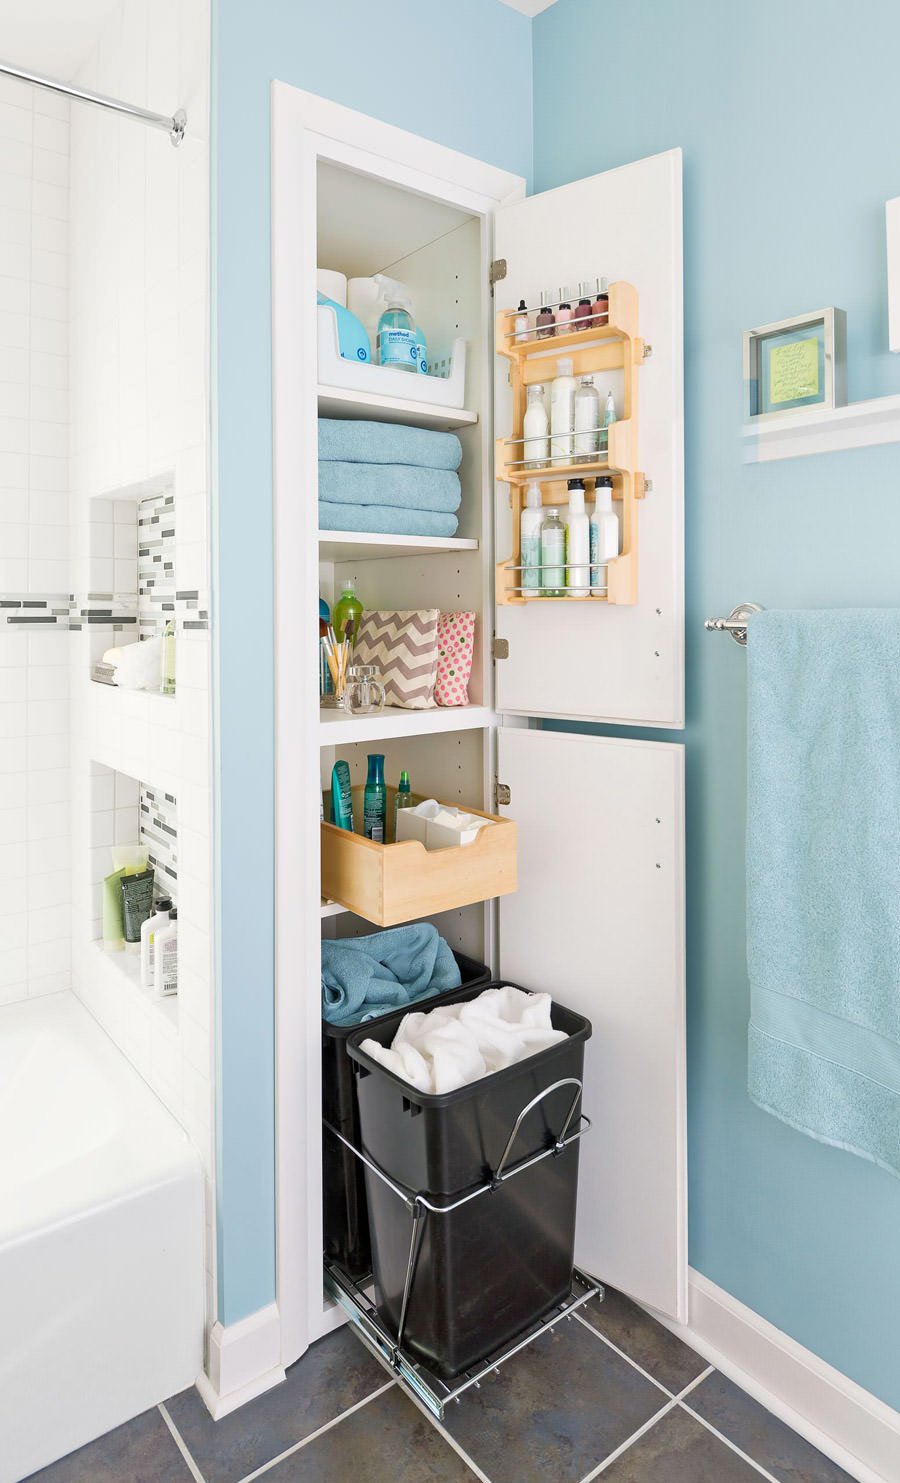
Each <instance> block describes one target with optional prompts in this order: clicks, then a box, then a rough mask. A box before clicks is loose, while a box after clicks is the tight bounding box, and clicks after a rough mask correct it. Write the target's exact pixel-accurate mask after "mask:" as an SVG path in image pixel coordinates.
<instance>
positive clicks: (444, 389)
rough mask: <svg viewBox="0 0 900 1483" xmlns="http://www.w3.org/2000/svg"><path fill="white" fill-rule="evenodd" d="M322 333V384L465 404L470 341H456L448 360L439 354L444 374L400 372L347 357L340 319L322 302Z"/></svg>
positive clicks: (440, 404)
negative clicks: (342, 349)
mask: <svg viewBox="0 0 900 1483" xmlns="http://www.w3.org/2000/svg"><path fill="white" fill-rule="evenodd" d="M316 314H317V316H318V333H319V385H320V387H328V386H337V387H343V388H344V389H346V390H348V391H369V392H374V393H377V394H379V395H381V396H387V397H398V398H400V397H402V398H403V399H404V400H406V401H410V402H424V403H425V404H426V406H429V407H453V408H459V407H463V406H465V396H466V342H465V340H460V339H457V340H454V341H453V347H452V349H451V352H450V356H449V363H448V361H447V359H441V358H440V357H436V358H435V360H434V362H433V363H434V364H435V365H436V366H438V367H439V368H440V369H441V371H442V372H443V370H444V367H445V365H446V367H447V369H446V373H445V374H440V375H432V374H429V375H427V376H423V375H421V374H419V373H416V374H415V375H411V374H410V372H409V371H397V370H395V369H394V368H393V367H392V366H376V365H372V363H371V362H370V361H353V360H344V359H343V357H342V356H341V354H340V350H339V347H338V331H337V319H336V317H335V313H334V310H333V309H329V307H328V305H327V304H320V305H319V306H318V309H317V310H316Z"/></svg>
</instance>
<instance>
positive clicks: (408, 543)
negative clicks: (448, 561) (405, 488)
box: [319, 530, 478, 561]
mask: <svg viewBox="0 0 900 1483" xmlns="http://www.w3.org/2000/svg"><path fill="white" fill-rule="evenodd" d="M477 550H478V542H477V541H471V540H467V539H465V538H464V537H463V536H385V535H375V534H374V533H371V534H370V533H369V532H367V531H352V530H320V531H319V560H320V561H386V560H387V559H388V557H391V556H427V555H430V554H431V553H432V552H441V551H477Z"/></svg>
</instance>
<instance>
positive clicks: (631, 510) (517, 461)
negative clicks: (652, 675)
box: [496, 282, 648, 604]
mask: <svg viewBox="0 0 900 1483" xmlns="http://www.w3.org/2000/svg"><path fill="white" fill-rule="evenodd" d="M515 315H516V310H514V309H505V310H501V311H500V312H499V314H498V315H497V339H496V343H497V354H498V355H502V356H503V357H504V358H505V359H506V360H508V361H509V374H510V386H511V388H512V424H513V426H512V433H511V436H510V437H508V438H500V439H498V440H497V445H496V477H497V479H498V481H499V482H500V483H504V484H507V485H508V486H509V501H510V509H511V510H512V546H513V549H512V553H511V555H510V557H509V558H508V560H506V561H501V562H498V564H497V573H496V595H497V602H498V603H500V604H507V603H515V604H519V603H526V602H593V603H597V602H610V603H618V604H633V603H636V602H637V594H638V519H637V502H638V500H641V499H643V498H644V493H645V482H646V481H645V479H644V475H643V474H642V473H641V472H640V470H638V469H637V467H636V463H637V456H638V383H637V372H638V370H639V368H640V367H641V366H642V365H643V363H644V359H645V355H646V353H647V348H648V347H646V346H645V345H644V342H643V340H642V339H641V338H640V337H639V335H638V333H637V330H638V296H637V290H636V289H635V288H634V286H633V285H632V284H630V283H624V282H621V283H612V284H610V287H609V320H608V323H606V324H602V325H594V326H591V327H590V328H589V329H581V330H576V331H574V332H571V333H568V334H554V335H552V336H551V337H549V338H541V337H540V336H539V335H538V333H537V331H536V330H529V332H528V335H527V337H519V336H517V335H516V333H515V331H514V330H513V329H512V326H513V324H514V321H515ZM562 356H565V357H568V359H570V360H571V361H572V362H573V370H574V373H575V375H576V376H585V375H590V374H591V373H592V372H594V371H604V370H621V371H622V372H623V380H624V388H625V396H624V407H623V416H622V418H621V419H620V420H619V421H617V422H614V423H613V424H612V425H611V426H610V427H609V428H608V429H603V430H602V432H603V433H604V434H605V435H606V444H607V446H606V448H605V449H604V450H603V451H602V452H598V454H597V457H596V458H592V459H589V460H579V461H573V462H571V463H566V464H562V465H559V464H558V463H556V462H555V461H554V460H553V459H550V460H549V461H548V462H549V466H547V465H545V466H544V467H542V468H527V467H526V466H525V440H524V436H523V430H524V419H525V406H526V402H527V395H528V387H529V386H535V385H538V384H541V383H545V382H547V381H550V380H552V379H553V377H552V372H553V370H554V369H555V367H554V362H555V361H556V360H557V359H559V358H560V357H562ZM598 441H599V442H600V444H601V448H602V446H603V441H604V440H603V437H601V438H600V439H599V440H598ZM604 475H608V476H609V477H610V478H611V479H612V482H613V499H615V500H617V501H621V504H622V550H621V553H620V555H619V556H617V557H616V558H615V559H614V560H613V561H610V562H609V563H608V566H607V584H606V587H605V589H603V590H602V591H600V590H597V589H595V590H594V592H593V593H591V594H589V595H587V594H581V595H575V594H573V595H572V596H567V597H564V598H556V597H549V596H547V597H544V596H542V595H540V594H537V595H534V596H530V595H529V596H526V595H525V594H523V592H522V590H521V581H520V576H519V574H520V573H521V571H522V546H521V518H522V509H523V506H524V501H525V493H524V491H525V488H526V486H527V485H528V484H531V483H536V484H538V485H539V486H540V490H541V499H542V502H543V503H544V504H545V505H564V504H566V503H567V502H568V490H567V487H566V486H567V481H568V480H569V479H579V478H580V479H584V480H585V481H586V484H587V485H588V486H589V487H590V488H592V487H593V486H594V484H595V482H596V480H597V479H598V478H600V477H602V476H604Z"/></svg>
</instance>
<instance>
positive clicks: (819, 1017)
mask: <svg viewBox="0 0 900 1483" xmlns="http://www.w3.org/2000/svg"><path fill="white" fill-rule="evenodd" d="M748 662H749V675H748V713H749V757H748V762H749V772H748V810H747V812H748V820H747V955H748V966H749V971H750V984H751V1020H750V1047H749V1049H750V1063H749V1065H750V1082H749V1085H750V1094H751V1096H752V1097H753V1099H754V1101H755V1102H757V1103H758V1104H759V1106H761V1107H763V1108H765V1109H766V1110H767V1111H769V1112H772V1113H774V1114H775V1115H776V1116H777V1117H780V1118H782V1119H783V1121H785V1122H787V1123H790V1124H791V1125H792V1126H793V1127H795V1128H799V1129H800V1130H801V1131H803V1132H806V1133H809V1134H811V1135H812V1136H813V1137H814V1138H818V1139H820V1140H821V1141H822V1142H825V1143H830V1144H833V1145H835V1146H836V1147H838V1148H844V1149H848V1150H850V1151H851V1152H853V1153H858V1154H861V1155H862V1156H863V1157H865V1158H869V1159H872V1160H874V1161H875V1163H877V1164H880V1165H882V1166H883V1167H884V1168H886V1169H889V1170H891V1171H892V1172H894V1173H900V609H871V610H848V609H845V610H842V611H826V612H823V611H818V612H812V611H806V612H775V611H769V612H763V613H759V614H758V615H757V616H756V617H754V618H753V619H752V620H751V622H750V624H749V629H748Z"/></svg>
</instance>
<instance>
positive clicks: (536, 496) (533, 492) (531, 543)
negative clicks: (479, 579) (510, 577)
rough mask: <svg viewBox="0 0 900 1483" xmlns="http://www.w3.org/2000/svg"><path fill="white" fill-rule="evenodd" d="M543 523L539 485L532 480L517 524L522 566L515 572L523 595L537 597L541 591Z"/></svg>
mask: <svg viewBox="0 0 900 1483" xmlns="http://www.w3.org/2000/svg"><path fill="white" fill-rule="evenodd" d="M543 524H544V506H543V503H542V500H541V486H540V485H539V484H538V483H536V482H533V483H531V484H529V486H528V488H527V490H526V491H525V508H524V510H523V511H522V516H521V521H520V524H519V546H520V549H521V555H520V557H519V564H520V566H521V568H522V570H521V571H520V572H516V576H517V577H518V581H517V582H516V583H515V584H514V585H515V586H517V587H521V589H522V596H523V597H539V596H540V591H541V527H542V526H543Z"/></svg>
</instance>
